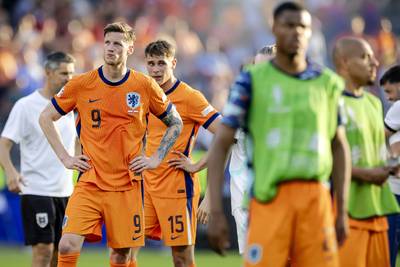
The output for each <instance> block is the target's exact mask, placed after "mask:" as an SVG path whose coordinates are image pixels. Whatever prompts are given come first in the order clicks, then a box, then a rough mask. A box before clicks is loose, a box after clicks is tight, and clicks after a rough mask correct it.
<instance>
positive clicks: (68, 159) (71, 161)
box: [39, 104, 90, 172]
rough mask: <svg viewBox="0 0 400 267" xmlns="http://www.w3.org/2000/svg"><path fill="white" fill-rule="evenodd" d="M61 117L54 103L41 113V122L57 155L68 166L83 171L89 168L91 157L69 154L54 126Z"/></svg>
mask: <svg viewBox="0 0 400 267" xmlns="http://www.w3.org/2000/svg"><path fill="white" fill-rule="evenodd" d="M60 118H61V115H60V113H58V111H57V110H56V109H55V108H54V106H53V105H52V104H49V105H47V107H46V108H45V109H44V110H43V111H42V113H41V114H40V117H39V124H40V127H41V128H42V131H43V133H44V135H45V136H46V138H47V141H48V142H49V143H50V145H51V147H52V148H53V150H54V152H55V153H56V155H57V157H58V158H59V159H60V161H61V162H62V163H63V164H64V166H65V167H66V168H68V169H75V170H78V171H81V172H85V171H87V170H89V169H90V165H89V163H88V162H87V161H88V160H90V159H89V158H88V157H87V156H85V155H79V156H71V155H69V154H68V152H67V150H66V149H65V147H64V145H63V143H62V142H61V138H60V135H59V133H58V132H57V130H56V128H55V126H54V121H57V120H59V119H60Z"/></svg>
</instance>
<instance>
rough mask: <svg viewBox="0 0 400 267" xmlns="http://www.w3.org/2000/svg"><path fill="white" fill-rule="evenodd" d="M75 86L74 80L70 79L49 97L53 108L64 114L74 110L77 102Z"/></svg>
mask: <svg viewBox="0 0 400 267" xmlns="http://www.w3.org/2000/svg"><path fill="white" fill-rule="evenodd" d="M77 87H78V85H77V82H76V80H75V79H72V80H71V81H69V82H68V83H67V84H66V85H65V86H64V87H63V88H61V90H60V91H59V92H58V93H57V94H56V95H55V96H54V97H53V98H52V99H51V103H52V104H53V106H54V108H55V109H56V110H57V111H58V113H60V114H61V115H63V116H64V115H66V114H67V113H69V112H70V111H72V110H74V108H75V106H76V102H77V101H76V99H77V92H78V90H77V89H78V88H77Z"/></svg>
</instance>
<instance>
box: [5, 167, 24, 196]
mask: <svg viewBox="0 0 400 267" xmlns="http://www.w3.org/2000/svg"><path fill="white" fill-rule="evenodd" d="M6 176H7V188H8V191H10V192H13V193H20V192H21V185H24V186H26V184H25V182H24V178H23V177H22V176H21V174H19V173H18V172H16V173H14V174H6Z"/></svg>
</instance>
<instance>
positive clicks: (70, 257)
mask: <svg viewBox="0 0 400 267" xmlns="http://www.w3.org/2000/svg"><path fill="white" fill-rule="evenodd" d="M79 255H80V252H75V253H70V254H60V253H58V264H57V266H58V267H76V263H77V262H78V258H79Z"/></svg>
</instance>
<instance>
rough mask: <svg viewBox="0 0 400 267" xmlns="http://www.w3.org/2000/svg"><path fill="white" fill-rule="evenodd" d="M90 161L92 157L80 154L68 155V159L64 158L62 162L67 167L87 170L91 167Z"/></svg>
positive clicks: (81, 170)
mask: <svg viewBox="0 0 400 267" xmlns="http://www.w3.org/2000/svg"><path fill="white" fill-rule="evenodd" d="M89 161H90V158H89V157H88V156H86V155H78V156H73V157H71V156H68V157H67V158H66V159H64V160H62V163H63V164H64V166H65V168H67V169H70V170H77V171H80V172H86V171H88V170H89V169H90V168H91V166H90V164H89Z"/></svg>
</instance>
